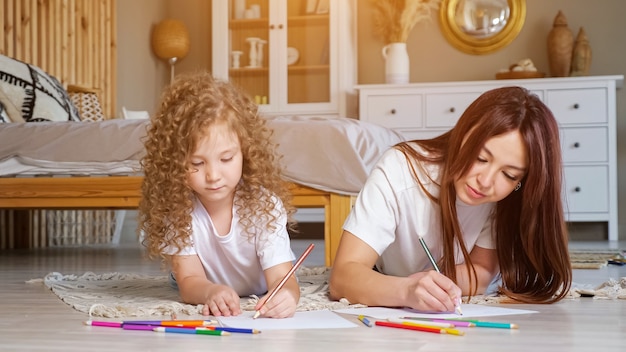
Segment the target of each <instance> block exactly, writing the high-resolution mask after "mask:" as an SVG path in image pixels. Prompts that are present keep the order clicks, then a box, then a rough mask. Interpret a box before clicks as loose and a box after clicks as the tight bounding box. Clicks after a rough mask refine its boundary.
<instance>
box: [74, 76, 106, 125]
mask: <svg viewBox="0 0 626 352" xmlns="http://www.w3.org/2000/svg"><path fill="white" fill-rule="evenodd" d="M67 93H68V94H69V96H70V100H71V101H72V103H73V104H74V106H76V109H77V110H78V116H80V119H81V120H82V121H88V122H94V121H103V120H104V119H105V118H104V113H102V107H101V106H100V100H98V90H97V89H89V88H84V87H79V86H73V85H69V86H67Z"/></svg>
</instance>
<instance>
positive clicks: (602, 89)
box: [356, 76, 624, 241]
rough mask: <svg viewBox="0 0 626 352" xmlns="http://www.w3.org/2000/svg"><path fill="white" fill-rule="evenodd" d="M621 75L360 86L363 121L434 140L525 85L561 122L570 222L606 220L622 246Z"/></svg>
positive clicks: (565, 197) (565, 196)
mask: <svg viewBox="0 0 626 352" xmlns="http://www.w3.org/2000/svg"><path fill="white" fill-rule="evenodd" d="M623 80H624V77H623V76H596V77H593V76H592V77H566V78H544V79H525V80H496V81H466V82H438V83H418V84H406V85H388V84H385V85H360V86H356V89H357V90H358V91H359V119H361V120H364V121H369V122H374V123H378V124H380V125H383V126H387V127H390V128H393V129H396V130H398V131H399V132H401V133H402V134H403V135H404V136H405V137H406V138H407V139H420V138H431V137H435V136H438V135H440V134H441V133H443V132H446V131H448V130H449V129H450V128H451V127H453V126H454V124H455V123H456V121H457V120H458V118H459V117H460V116H461V114H462V113H463V111H465V109H466V108H467V106H469V104H470V103H471V102H472V101H474V100H475V99H476V98H477V97H478V96H479V95H480V94H482V93H483V92H485V91H487V90H490V89H493V88H498V87H503V86H514V85H516V86H522V87H525V88H527V89H529V90H530V91H532V92H533V93H535V94H537V96H539V98H540V99H541V100H542V101H543V102H544V103H546V105H547V106H548V107H549V108H550V110H551V111H552V113H553V114H554V116H555V118H556V119H557V121H558V122H559V127H560V137H561V150H562V152H563V167H564V178H565V179H564V181H565V182H564V188H563V203H564V210H565V215H566V217H567V220H568V221H586V222H596V221H598V222H607V223H608V239H609V240H611V241H617V239H618V221H617V143H616V132H617V128H616V117H615V110H616V106H615V90H616V89H618V88H620V87H621V86H622V85H623Z"/></svg>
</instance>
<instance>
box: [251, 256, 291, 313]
mask: <svg viewBox="0 0 626 352" xmlns="http://www.w3.org/2000/svg"><path fill="white" fill-rule="evenodd" d="M292 267H293V265H292V264H291V262H285V263H282V264H278V265H274V266H273V267H271V268H268V269H265V271H264V274H265V280H266V282H267V287H268V294H267V295H265V296H264V297H263V298H261V299H260V300H259V302H258V303H257V305H256V307H255V308H254V309H255V310H258V309H259V307H261V305H262V304H263V302H265V300H266V299H267V297H268V296H269V294H270V293H271V292H272V291H273V290H274V288H275V287H276V286H278V284H279V283H280V282H281V281H282V280H283V278H284V277H285V275H287V273H288V272H289V270H291V268H292ZM299 300H300V286H299V285H298V281H297V280H296V277H295V274H293V275H291V277H290V278H289V279H288V280H287V282H285V285H284V286H283V287H282V288H281V289H280V291H278V292H277V293H276V295H274V298H272V300H271V301H269V302H267V303H266V304H265V305H264V306H263V307H262V308H261V310H260V313H261V315H262V316H264V317H268V318H287V317H291V316H293V314H294V313H295V312H296V306H297V305H298V301H299Z"/></svg>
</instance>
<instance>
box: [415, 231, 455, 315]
mask: <svg viewBox="0 0 626 352" xmlns="http://www.w3.org/2000/svg"><path fill="white" fill-rule="evenodd" d="M419 241H420V244H421V245H422V248H424V252H426V256H427V257H428V260H429V261H430V264H431V265H432V266H433V268H434V269H435V271H436V272H438V273H440V274H441V270H439V265H437V262H436V261H435V258H433V255H432V254H431V253H430V249H428V246H427V245H426V242H424V238H423V237H422V236H419ZM454 311H455V312H456V313H457V314H458V315H463V311H462V310H461V298H459V299H458V300H457V302H454Z"/></svg>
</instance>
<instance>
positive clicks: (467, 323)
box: [431, 319, 476, 328]
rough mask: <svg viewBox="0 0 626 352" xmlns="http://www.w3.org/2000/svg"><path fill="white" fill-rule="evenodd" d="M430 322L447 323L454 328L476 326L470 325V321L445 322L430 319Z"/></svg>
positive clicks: (443, 320)
mask: <svg viewBox="0 0 626 352" xmlns="http://www.w3.org/2000/svg"><path fill="white" fill-rule="evenodd" d="M431 321H434V322H441V323H449V324H452V325H454V326H456V327H466V328H468V327H474V326H476V324H474V323H472V322H471V321H456V320H445V319H432V320H431Z"/></svg>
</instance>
